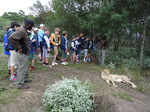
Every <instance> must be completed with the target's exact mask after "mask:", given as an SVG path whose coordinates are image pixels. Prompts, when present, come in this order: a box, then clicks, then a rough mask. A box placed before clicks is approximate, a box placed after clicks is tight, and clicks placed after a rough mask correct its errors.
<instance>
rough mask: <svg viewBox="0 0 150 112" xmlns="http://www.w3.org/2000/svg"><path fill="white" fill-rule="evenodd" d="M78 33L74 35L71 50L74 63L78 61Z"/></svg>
mask: <svg viewBox="0 0 150 112" xmlns="http://www.w3.org/2000/svg"><path fill="white" fill-rule="evenodd" d="M76 37H77V36H76V35H74V36H73V37H72V41H71V46H70V51H71V53H72V55H71V62H72V63H75V61H76V50H77V48H76V42H75V41H76Z"/></svg>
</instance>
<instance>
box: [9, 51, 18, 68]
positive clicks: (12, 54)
mask: <svg viewBox="0 0 150 112" xmlns="http://www.w3.org/2000/svg"><path fill="white" fill-rule="evenodd" d="M9 52H10V66H16V63H17V52H16V51H15V50H10V51H9Z"/></svg>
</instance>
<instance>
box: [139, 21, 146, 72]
mask: <svg viewBox="0 0 150 112" xmlns="http://www.w3.org/2000/svg"><path fill="white" fill-rule="evenodd" d="M145 38H146V23H145V24H144V29H143V37H142V42H141V50H140V62H139V63H140V68H141V69H142V66H143V51H144V43H145Z"/></svg>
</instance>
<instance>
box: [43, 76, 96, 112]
mask: <svg viewBox="0 0 150 112" xmlns="http://www.w3.org/2000/svg"><path fill="white" fill-rule="evenodd" d="M92 95H93V93H91V92H90V91H89V87H88V84H87V81H86V82H85V83H84V84H83V83H82V82H81V81H79V80H77V79H74V80H73V79H67V78H63V80H60V81H58V82H56V83H55V84H53V85H49V86H48V88H47V89H46V91H45V93H44V98H43V105H44V107H45V109H46V110H47V111H49V112H90V111H92V108H93V103H94V101H93V100H92Z"/></svg>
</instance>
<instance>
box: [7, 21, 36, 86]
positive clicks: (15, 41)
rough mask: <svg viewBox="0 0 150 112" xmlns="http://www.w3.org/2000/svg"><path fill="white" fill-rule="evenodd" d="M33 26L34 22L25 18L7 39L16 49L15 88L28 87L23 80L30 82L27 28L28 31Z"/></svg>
mask: <svg viewBox="0 0 150 112" xmlns="http://www.w3.org/2000/svg"><path fill="white" fill-rule="evenodd" d="M33 26H34V22H33V21H32V20H31V19H25V22H24V25H23V26H21V27H20V28H19V30H17V31H16V32H14V33H13V34H12V35H10V37H9V41H10V42H11V44H12V45H13V46H14V47H15V49H16V51H17V59H18V70H17V77H18V80H17V84H16V88H17V89H29V86H26V85H25V82H31V80H29V79H28V61H29V54H30V42H29V36H28V30H29V31H30V30H31V29H32V27H33Z"/></svg>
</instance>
